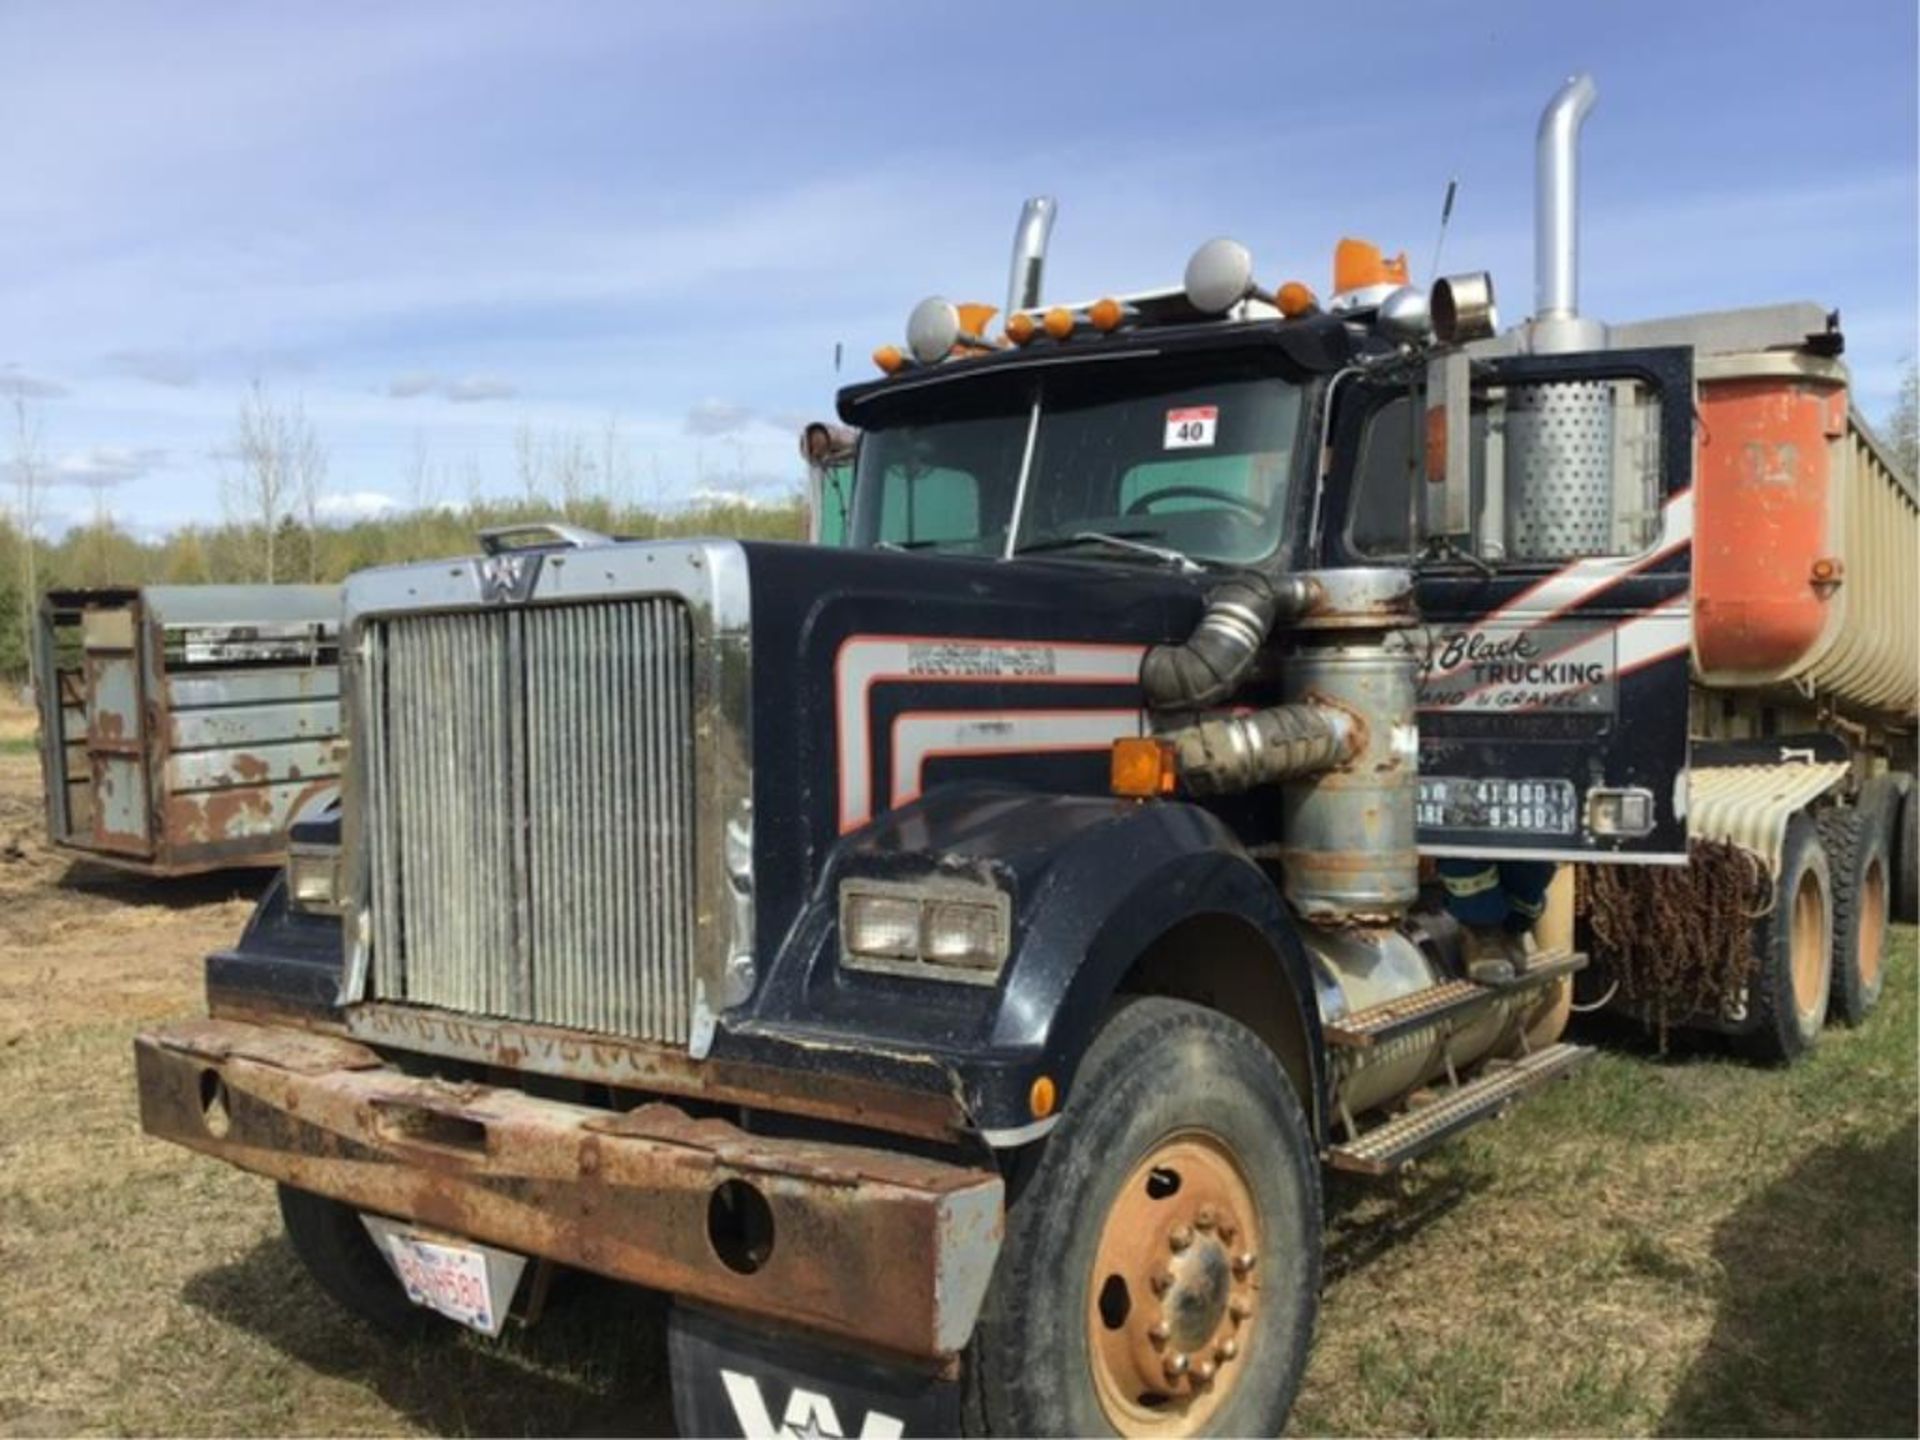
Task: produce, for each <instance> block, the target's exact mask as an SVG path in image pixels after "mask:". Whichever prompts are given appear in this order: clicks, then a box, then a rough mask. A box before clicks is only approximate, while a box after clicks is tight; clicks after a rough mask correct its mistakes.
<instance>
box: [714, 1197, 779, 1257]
mask: <svg viewBox="0 0 1920 1440" xmlns="http://www.w3.org/2000/svg"><path fill="white" fill-rule="evenodd" d="M707 1240H708V1243H710V1244H711V1245H712V1246H713V1253H714V1254H716V1255H718V1256H719V1257H720V1263H721V1264H722V1265H725V1266H726V1267H727V1268H728V1269H729V1270H731V1271H733V1272H734V1273H735V1274H736V1275H751V1274H753V1272H754V1271H756V1270H758V1269H759V1268H760V1267H761V1266H762V1265H765V1264H766V1263H767V1257H768V1256H770V1255H772V1254H773V1207H771V1206H770V1205H768V1204H767V1197H766V1196H764V1195H762V1194H761V1193H760V1192H759V1191H758V1190H756V1189H754V1188H753V1186H751V1185H749V1184H748V1183H747V1182H746V1181H744V1180H723V1181H722V1182H721V1183H720V1184H718V1185H716V1186H714V1187H713V1194H712V1196H711V1197H709V1198H708V1200H707Z"/></svg>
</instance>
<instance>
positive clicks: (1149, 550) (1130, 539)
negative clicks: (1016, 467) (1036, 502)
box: [1013, 530, 1203, 574]
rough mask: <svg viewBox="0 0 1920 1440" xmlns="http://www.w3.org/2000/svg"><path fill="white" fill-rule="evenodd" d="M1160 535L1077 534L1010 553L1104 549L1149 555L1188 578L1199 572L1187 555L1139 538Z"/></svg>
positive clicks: (1153, 532) (1052, 537) (1130, 532)
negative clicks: (1084, 546) (1094, 546)
mask: <svg viewBox="0 0 1920 1440" xmlns="http://www.w3.org/2000/svg"><path fill="white" fill-rule="evenodd" d="M1160 533H1162V532H1160V531H1158V530H1077V531H1075V532H1074V533H1073V534H1071V535H1049V536H1048V537H1047V538H1046V539H1044V540H1031V541H1029V542H1027V543H1026V544H1025V545H1020V546H1017V547H1015V549H1014V552H1013V553H1014V554H1016V555H1035V554H1039V553H1040V552H1042V551H1045V550H1070V549H1072V548H1073V547H1074V546H1075V545H1106V546H1110V547H1111V548H1113V549H1115V550H1125V551H1128V552H1130V553H1132V554H1135V555H1150V556H1152V557H1153V558H1154V559H1155V560H1159V561H1161V562H1162V563H1164V564H1168V565H1173V566H1176V567H1178V568H1179V569H1181V570H1184V571H1186V572H1188V573H1190V574H1192V573H1197V572H1198V571H1200V570H1201V569H1202V568H1203V567H1202V566H1201V564H1200V562H1199V561H1197V560H1195V559H1194V558H1193V557H1192V556H1191V555H1183V554H1181V553H1180V552H1179V551H1178V550H1170V549H1168V548H1167V547H1166V546H1164V545H1148V544H1145V543H1144V542H1143V541H1142V540H1141V538H1140V537H1142V536H1146V535H1158V534H1160Z"/></svg>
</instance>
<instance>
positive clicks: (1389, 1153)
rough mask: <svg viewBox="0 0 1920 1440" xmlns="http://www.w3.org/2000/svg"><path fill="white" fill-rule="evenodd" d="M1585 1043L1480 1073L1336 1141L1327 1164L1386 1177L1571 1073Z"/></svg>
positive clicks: (1589, 1051) (1586, 1055) (1584, 1055)
mask: <svg viewBox="0 0 1920 1440" xmlns="http://www.w3.org/2000/svg"><path fill="white" fill-rule="evenodd" d="M1593 1054H1594V1051H1593V1047H1592V1046H1590V1045H1568V1044H1564V1043H1563V1044H1559V1045H1553V1046H1550V1047H1548V1048H1547V1049H1545V1050H1537V1051H1535V1052H1534V1053H1533V1054H1531V1055H1529V1056H1527V1058H1526V1059H1524V1060H1521V1061H1518V1062H1517V1063H1515V1064H1512V1065H1506V1066H1502V1067H1501V1068H1500V1069H1498V1070H1494V1071H1491V1072H1489V1073H1487V1074H1485V1075H1482V1076H1481V1077H1480V1078H1479V1079H1477V1080H1475V1081H1473V1082H1472V1083H1471V1084H1468V1085H1463V1086H1461V1087H1460V1088H1459V1089H1458V1090H1455V1091H1452V1092H1451V1093H1449V1094H1448V1095H1446V1096H1445V1097H1444V1098H1442V1099H1439V1100H1436V1101H1434V1102H1433V1103H1432V1104H1430V1105H1422V1106H1420V1107H1419V1108H1418V1109H1417V1110H1409V1111H1407V1113H1406V1114H1404V1115H1400V1116H1396V1117H1395V1118H1394V1119H1392V1120H1389V1121H1387V1123H1386V1124H1384V1125H1378V1126H1375V1127H1374V1128H1373V1129H1371V1130H1368V1131H1366V1132H1365V1133H1363V1134H1362V1135H1361V1136H1360V1137H1359V1138H1358V1139H1356V1140H1351V1141H1349V1142H1348V1143H1347V1144H1345V1145H1335V1146H1333V1147H1332V1148H1331V1149H1330V1150H1328V1152H1327V1163H1328V1164H1330V1165H1331V1166H1333V1168H1334V1169H1336V1170H1351V1171H1353V1172H1355V1173H1357V1174H1361V1175H1388V1174H1391V1173H1392V1172H1393V1171H1395V1170H1398V1169H1399V1168H1400V1167H1401V1166H1402V1165H1405V1164H1406V1163H1407V1162H1408V1161H1409V1160H1413V1159H1416V1158H1417V1157H1419V1156H1421V1155H1424V1154H1426V1153H1427V1151H1429V1150H1431V1149H1433V1147H1434V1146H1436V1145H1438V1144H1440V1143H1441V1142H1442V1141H1443V1140H1449V1139H1451V1138H1452V1137H1453V1136H1455V1135H1457V1134H1459V1133H1460V1132H1461V1131H1462V1130H1465V1129H1466V1128H1467V1127H1468V1126H1469V1125H1477V1124H1478V1123H1479V1122H1480V1121H1482V1120H1490V1119H1492V1118H1493V1117H1494V1116H1495V1115H1498V1114H1499V1113H1500V1112H1501V1111H1503V1110H1505V1109H1506V1108H1507V1107H1508V1106H1509V1105H1511V1104H1513V1102H1514V1101H1516V1100H1518V1099H1520V1098H1521V1097H1522V1096H1524V1095H1526V1094H1528V1093H1529V1092H1531V1091H1533V1090H1536V1089H1538V1088H1539V1087H1540V1086H1542V1085H1544V1084H1546V1083H1547V1081H1549V1080H1556V1079H1559V1078H1560V1077H1561V1076H1564V1075H1570V1074H1572V1073H1573V1072H1574V1071H1575V1070H1577V1069H1578V1068H1579V1067H1580V1066H1582V1065H1584V1064H1585V1063H1586V1062H1587V1061H1588V1060H1591V1059H1592V1058H1593Z"/></svg>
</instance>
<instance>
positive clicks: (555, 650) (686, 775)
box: [365, 598, 717, 1042]
mask: <svg viewBox="0 0 1920 1440" xmlns="http://www.w3.org/2000/svg"><path fill="white" fill-rule="evenodd" d="M366 653H367V657H368V659H367V667H368V675H367V681H366V694H367V704H368V711H369V713H368V714H367V717H366V729H365V733H366V736H367V743H368V745H369V746H370V749H371V754H370V755H369V757H368V761H367V769H366V775H367V789H368V794H367V797H366V802H367V814H366V826H365V833H366V836H367V841H368V845H369V848H370V851H371V855H370V864H371V879H372V883H371V886H370V889H369V900H370V903H371V905H372V908H373V917H372V918H373V928H372V933H373V937H374V956H373V971H372V985H373V993H374V994H376V995H378V996H380V997H382V998H385V999H391V1000H404V1001H410V1002H413V1003H416V1004H422V1005H432V1006H436V1007H440V1008H445V1009H450V1010H458V1011H463V1012H467V1013H474V1014H484V1015H493V1016H499V1017H503V1018H508V1019H518V1020H528V1021H535V1022H539V1023H543V1024H552V1025H561V1026H566V1027H569V1028H575V1029H583V1030H594V1031H600V1032H605V1033H609V1034H620V1035H630V1036H634V1037H637V1038H642V1039H651V1040H661V1041H669V1042H681V1041H685V1040H686V1039H687V1036H688V1031H689V1026H690V1024H691V1011H692V1004H691V993H692V973H693V959H694V945H693V934H694V897H693V876H694V860H693V844H694V835H693V775H694V755H693V726H692V704H693V681H692V665H693V642H692V632H691V626H690V623H689V619H688V616H687V612H686V609H685V607H684V605H682V604H681V603H680V602H679V601H676V600H670V599H654V598H649V599H634V600H617V601H604V602H595V603H590V604H576V605H564V606H545V607H534V608H530V609H524V610H521V609H514V610H508V611H474V612H465V613H459V614H452V615H406V616H400V617H396V618H390V619H385V620H379V621H376V622H374V623H373V625H372V626H371V634H370V639H369V644H368V648H367V652H366ZM716 840H717V837H716Z"/></svg>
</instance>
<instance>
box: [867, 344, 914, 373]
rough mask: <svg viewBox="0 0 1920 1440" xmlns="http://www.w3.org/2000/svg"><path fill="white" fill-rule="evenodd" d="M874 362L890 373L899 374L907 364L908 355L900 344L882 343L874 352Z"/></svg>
mask: <svg viewBox="0 0 1920 1440" xmlns="http://www.w3.org/2000/svg"><path fill="white" fill-rule="evenodd" d="M873 363H874V364H876V365H878V366H879V367H880V368H881V369H882V370H884V371H886V372H887V374H889V375H897V374H898V373H899V372H900V371H902V370H904V369H905V368H906V365H907V357H906V356H905V355H903V354H901V352H900V347H899V346H898V345H882V346H881V347H880V348H879V349H878V350H876V351H874V352H873Z"/></svg>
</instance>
